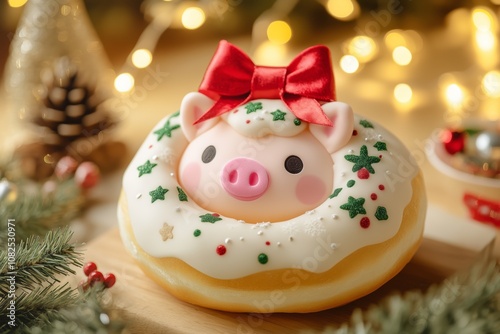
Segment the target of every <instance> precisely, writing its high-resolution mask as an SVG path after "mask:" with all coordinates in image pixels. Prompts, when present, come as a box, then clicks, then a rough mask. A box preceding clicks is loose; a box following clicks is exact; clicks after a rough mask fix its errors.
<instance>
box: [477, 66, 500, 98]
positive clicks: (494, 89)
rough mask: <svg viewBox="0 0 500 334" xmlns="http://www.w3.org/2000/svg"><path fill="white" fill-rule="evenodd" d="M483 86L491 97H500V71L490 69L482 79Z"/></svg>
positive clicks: (484, 90)
mask: <svg viewBox="0 0 500 334" xmlns="http://www.w3.org/2000/svg"><path fill="white" fill-rule="evenodd" d="M481 88H482V89H483V92H484V93H485V94H486V95H488V96H489V97H494V98H496V97H500V72H499V71H490V72H488V73H486V74H485V75H484V77H483V79H482V80H481Z"/></svg>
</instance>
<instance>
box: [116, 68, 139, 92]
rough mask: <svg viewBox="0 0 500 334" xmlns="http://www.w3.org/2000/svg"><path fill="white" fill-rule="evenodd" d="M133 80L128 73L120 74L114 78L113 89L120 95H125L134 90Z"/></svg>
mask: <svg viewBox="0 0 500 334" xmlns="http://www.w3.org/2000/svg"><path fill="white" fill-rule="evenodd" d="M134 84H135V79H134V77H133V76H132V74H130V73H122V74H120V75H118V76H117V77H116V78H115V89H116V90H117V91H119V92H120V93H127V92H130V91H131V90H132V88H134Z"/></svg>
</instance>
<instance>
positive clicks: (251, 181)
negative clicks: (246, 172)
mask: <svg viewBox="0 0 500 334" xmlns="http://www.w3.org/2000/svg"><path fill="white" fill-rule="evenodd" d="M257 183H259V175H258V174H257V173H255V172H253V173H250V176H249V177H248V184H249V185H251V186H255V185H256V184H257Z"/></svg>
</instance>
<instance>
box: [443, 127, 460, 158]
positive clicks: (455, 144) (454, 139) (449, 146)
mask: <svg viewBox="0 0 500 334" xmlns="http://www.w3.org/2000/svg"><path fill="white" fill-rule="evenodd" d="M441 141H442V143H443V147H444V149H445V150H446V152H448V153H449V154H451V155H454V154H457V153H460V152H463V151H464V149H465V133H464V132H459V131H451V130H443V132H442V133H441Z"/></svg>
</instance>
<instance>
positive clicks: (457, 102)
mask: <svg viewBox="0 0 500 334" xmlns="http://www.w3.org/2000/svg"><path fill="white" fill-rule="evenodd" d="M445 98H446V101H447V102H448V103H449V104H450V105H451V106H453V107H460V106H461V105H462V104H463V103H464V100H465V93H464V90H463V89H462V87H460V86H459V85H458V84H456V83H453V84H450V85H448V86H447V87H446V89H445Z"/></svg>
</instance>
